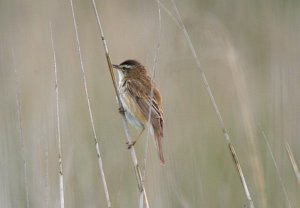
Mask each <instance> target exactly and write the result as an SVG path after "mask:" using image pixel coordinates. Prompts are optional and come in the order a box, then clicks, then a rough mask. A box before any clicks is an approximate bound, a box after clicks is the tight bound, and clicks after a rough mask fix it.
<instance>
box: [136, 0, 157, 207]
mask: <svg viewBox="0 0 300 208" xmlns="http://www.w3.org/2000/svg"><path fill="white" fill-rule="evenodd" d="M159 2H160V1H159V0H158V2H157V9H158V39H157V44H156V47H155V53H154V60H153V67H152V74H151V83H152V84H151V92H150V103H149V109H150V110H149V115H148V121H147V124H148V129H147V136H146V142H145V153H144V168H143V175H142V180H143V182H144V181H145V177H146V165H147V159H148V157H147V156H148V147H149V136H150V125H151V124H150V119H151V112H152V111H151V108H152V102H153V101H152V99H153V90H154V88H153V86H154V79H155V74H156V73H155V72H156V68H157V65H158V59H159V49H160V41H161V11H160V4H159ZM143 199H144V198H143V197H142V195H141V196H140V208H143V207H144V206H143V205H144V203H143V202H144V200H143Z"/></svg>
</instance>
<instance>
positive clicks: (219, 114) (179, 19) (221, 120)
mask: <svg viewBox="0 0 300 208" xmlns="http://www.w3.org/2000/svg"><path fill="white" fill-rule="evenodd" d="M171 2H172V5H173V8H174V11H175V13H176V18H177V20H178V22H179V23H180V25H181V30H182V31H183V33H184V36H185V38H186V40H187V42H188V46H189V48H190V50H191V52H192V55H193V58H194V60H195V62H196V64H197V67H198V69H199V71H200V73H201V78H202V81H203V83H204V86H205V89H206V91H207V93H208V96H209V98H210V101H211V103H212V106H213V109H214V111H215V113H216V115H217V118H218V121H219V124H220V127H221V129H222V132H223V135H224V138H225V141H226V143H227V145H228V148H229V150H230V153H231V155H232V159H233V161H234V163H235V165H236V168H237V170H238V174H239V177H240V180H241V183H242V185H243V189H244V193H245V196H246V198H247V200H248V203H249V206H250V208H254V204H253V201H252V198H251V195H250V192H249V189H248V185H247V183H246V180H245V176H244V173H243V171H242V168H241V165H240V163H239V160H238V157H237V154H236V152H235V149H234V146H233V145H232V143H231V139H230V137H229V134H228V131H227V129H226V127H225V124H224V121H223V118H222V116H221V113H220V110H219V107H218V105H217V103H216V101H215V98H214V96H213V93H212V91H211V88H210V86H209V84H208V81H207V78H206V75H205V73H204V71H203V70H202V67H201V64H200V61H199V59H198V56H197V53H196V50H195V48H194V46H193V43H192V41H191V39H190V36H189V34H188V32H187V30H186V28H185V25H184V23H183V21H182V18H181V15H180V13H179V11H178V9H177V6H176V4H175V1H174V0H171Z"/></svg>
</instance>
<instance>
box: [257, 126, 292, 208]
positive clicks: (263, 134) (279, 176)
mask: <svg viewBox="0 0 300 208" xmlns="http://www.w3.org/2000/svg"><path fill="white" fill-rule="evenodd" d="M259 129H260V132H261V134H262V136H263V138H264V140H265V142H266V144H267V147H268V151H269V152H270V155H271V158H272V161H273V163H274V166H275V169H276V173H277V175H278V178H279V182H280V185H281V187H282V190H283V193H284V196H285V198H286V201H287V203H288V207H290V208H291V207H292V206H291V202H290V199H289V195H288V193H287V190H286V187H285V185H284V183H283V180H282V177H281V174H280V171H279V168H278V165H277V163H276V160H275V157H274V154H273V151H272V148H271V145H270V143H269V141H268V138H267V135H266V134H265V131H264V130H263V129H262V128H261V127H260V126H259Z"/></svg>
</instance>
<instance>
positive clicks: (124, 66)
mask: <svg viewBox="0 0 300 208" xmlns="http://www.w3.org/2000/svg"><path fill="white" fill-rule="evenodd" d="M122 68H123V69H124V70H128V69H131V68H132V67H131V66H129V65H123V66H122Z"/></svg>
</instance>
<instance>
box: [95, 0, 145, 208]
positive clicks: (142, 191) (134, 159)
mask: <svg viewBox="0 0 300 208" xmlns="http://www.w3.org/2000/svg"><path fill="white" fill-rule="evenodd" d="M92 3H93V7H94V12H95V15H96V18H97V24H98V28H99V31H100V34H101V40H102V43H103V46H104V49H105V55H106V60H107V64H108V68H109V72H110V75H111V79H112V82H113V86H114V89H115V93H116V95H117V100H118V104H119V108H123V106H122V103H121V100H120V95H119V91H118V88H117V83H116V78H115V75H114V72H113V68H112V63H111V59H110V55H109V52H108V47H107V43H106V40H105V37H104V32H103V29H102V25H101V21H100V16H99V14H98V10H97V7H96V3H95V0H92ZM122 121H123V127H124V131H125V135H126V139H127V142H128V144H131V137H130V134H129V130H128V123H127V120H126V118H125V115H124V114H122ZM130 153H131V160H132V162H133V165H134V170H135V174H136V179H137V183H138V188H139V191H140V194H142V195H143V196H144V200H145V201H144V203H145V206H146V208H149V202H148V198H147V194H146V189H145V186H144V183H143V180H142V174H141V170H140V167H139V164H138V160H137V157H136V153H135V149H134V147H131V148H130Z"/></svg>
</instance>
